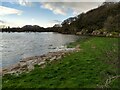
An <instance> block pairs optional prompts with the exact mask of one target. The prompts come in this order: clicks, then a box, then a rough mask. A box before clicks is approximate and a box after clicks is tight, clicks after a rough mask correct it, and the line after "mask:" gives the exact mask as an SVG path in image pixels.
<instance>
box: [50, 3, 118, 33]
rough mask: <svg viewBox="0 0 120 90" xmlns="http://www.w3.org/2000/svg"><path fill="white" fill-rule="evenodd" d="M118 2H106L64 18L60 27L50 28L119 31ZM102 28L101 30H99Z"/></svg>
mask: <svg viewBox="0 0 120 90" xmlns="http://www.w3.org/2000/svg"><path fill="white" fill-rule="evenodd" d="M119 18H120V2H117V3H114V2H111V3H110V2H106V3H103V4H102V5H101V6H99V7H98V8H96V9H93V10H90V11H88V12H87V13H81V14H79V15H78V16H76V17H71V18H68V19H66V20H64V21H63V22H62V23H61V25H62V27H56V28H54V27H53V28H52V29H54V30H57V31H58V32H61V33H77V32H81V33H82V34H92V33H93V31H95V30H98V31H101V33H102V32H105V31H106V32H120V19H119ZM101 29H103V30H101Z"/></svg>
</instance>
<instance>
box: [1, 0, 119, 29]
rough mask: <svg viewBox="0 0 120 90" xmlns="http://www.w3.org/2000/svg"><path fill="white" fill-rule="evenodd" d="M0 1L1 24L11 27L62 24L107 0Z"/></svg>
mask: <svg viewBox="0 0 120 90" xmlns="http://www.w3.org/2000/svg"><path fill="white" fill-rule="evenodd" d="M0 1H1V2H0V25H6V26H10V27H22V26H24V25H39V26H41V27H52V26H53V25H54V24H60V23H61V22H62V21H63V20H65V19H67V18H69V17H74V16H76V15H78V14H80V13H82V12H84V13H85V12H87V11H89V10H91V9H93V8H97V7H98V6H100V5H101V4H102V3H103V2H104V1H105V0H101V1H100V0H99V2H98V0H91V1H89V0H54V1H53V0H49V1H47V0H0ZM33 1H34V2H33ZM107 1H111V0H107ZM114 1H115V0H114ZM116 1H117V0H116Z"/></svg>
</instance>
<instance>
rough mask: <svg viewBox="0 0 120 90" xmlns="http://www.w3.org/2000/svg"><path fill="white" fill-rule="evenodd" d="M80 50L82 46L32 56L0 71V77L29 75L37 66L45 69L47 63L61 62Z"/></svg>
mask: <svg viewBox="0 0 120 90" xmlns="http://www.w3.org/2000/svg"><path fill="white" fill-rule="evenodd" d="M79 50H80V46H79V45H77V46H76V47H75V48H65V49H63V50H59V51H55V52H48V53H47V54H43V55H40V56H32V57H28V58H24V59H22V60H20V61H19V62H18V63H16V64H13V65H11V66H8V67H5V68H2V69H1V70H0V76H4V75H6V74H15V75H19V74H21V73H23V72H26V73H28V72H30V71H32V70H34V68H35V65H38V66H40V68H44V67H45V66H46V64H47V63H50V62H52V61H55V60H59V59H61V58H62V57H64V56H65V55H66V54H70V53H72V52H78V51H79Z"/></svg>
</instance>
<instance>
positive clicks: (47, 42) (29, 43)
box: [0, 32, 79, 67]
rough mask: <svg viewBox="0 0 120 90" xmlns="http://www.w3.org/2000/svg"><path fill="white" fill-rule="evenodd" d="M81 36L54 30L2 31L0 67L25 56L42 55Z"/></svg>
mask: <svg viewBox="0 0 120 90" xmlns="http://www.w3.org/2000/svg"><path fill="white" fill-rule="evenodd" d="M78 38H79V37H78V36H75V35H65V34H64V35H63V34H58V33H53V32H42V33H38V32H37V33H5V32H4V33H0V60H1V62H2V63H0V67H6V66H10V65H12V64H15V63H17V62H19V61H20V60H21V59H23V58H27V57H31V56H38V55H42V54H45V53H48V52H51V51H55V50H56V48H59V47H63V46H64V45H66V44H68V43H70V42H74V41H75V40H77V39H78Z"/></svg>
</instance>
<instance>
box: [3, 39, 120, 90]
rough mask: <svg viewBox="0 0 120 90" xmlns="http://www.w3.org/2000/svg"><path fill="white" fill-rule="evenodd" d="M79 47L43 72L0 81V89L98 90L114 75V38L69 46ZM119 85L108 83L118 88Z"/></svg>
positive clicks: (84, 41)
mask: <svg viewBox="0 0 120 90" xmlns="http://www.w3.org/2000/svg"><path fill="white" fill-rule="evenodd" d="M78 44H80V48H81V49H82V50H81V51H79V52H75V53H72V54H70V55H66V56H65V57H64V58H62V59H60V60H57V61H54V62H52V63H49V64H48V65H47V66H46V67H45V68H44V69H40V68H39V66H37V65H36V68H35V70H33V71H31V72H30V73H27V74H26V73H23V74H21V75H19V76H15V75H6V76H4V77H3V83H2V84H3V88H6V87H7V88H99V87H100V86H101V85H104V84H105V81H106V79H108V77H110V76H116V75H118V68H117V65H116V63H117V62H118V38H105V37H91V38H89V39H85V40H83V41H79V40H78V41H77V42H75V43H72V44H70V46H69V47H74V46H76V45H78ZM118 84H119V81H117V80H115V81H114V82H111V83H110V87H111V88H120V87H119V86H118Z"/></svg>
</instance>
